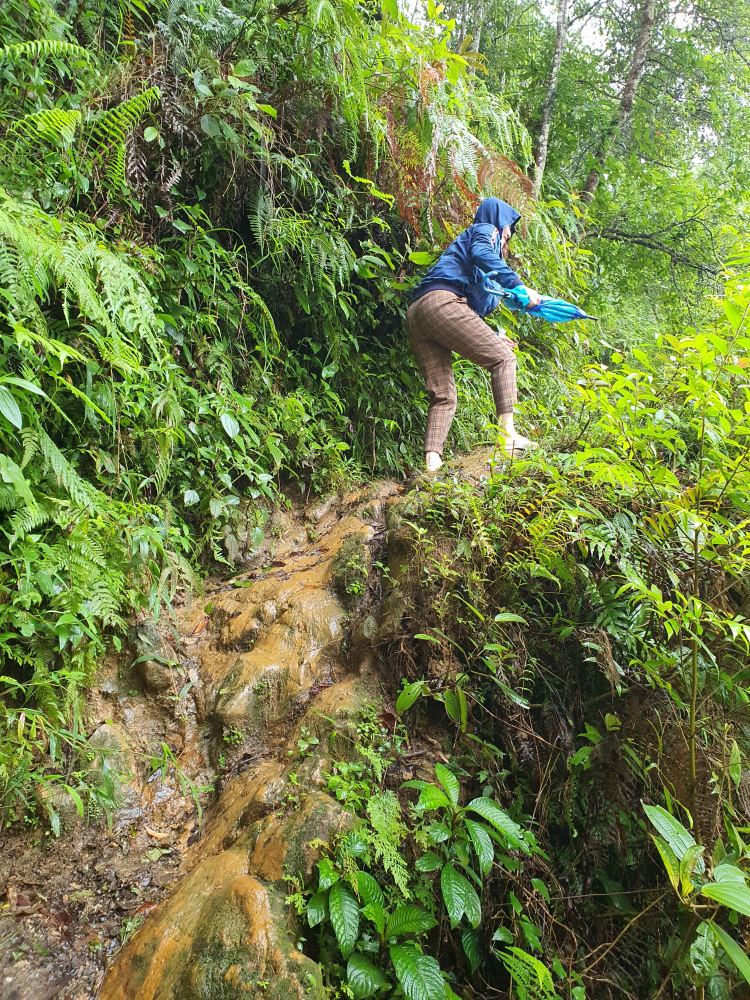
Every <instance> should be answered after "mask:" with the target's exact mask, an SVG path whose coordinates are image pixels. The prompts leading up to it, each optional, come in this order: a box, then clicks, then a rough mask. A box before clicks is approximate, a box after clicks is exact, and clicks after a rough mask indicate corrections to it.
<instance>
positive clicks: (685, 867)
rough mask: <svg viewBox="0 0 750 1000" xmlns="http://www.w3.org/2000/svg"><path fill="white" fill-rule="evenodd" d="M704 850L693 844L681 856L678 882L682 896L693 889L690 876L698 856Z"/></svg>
mask: <svg viewBox="0 0 750 1000" xmlns="http://www.w3.org/2000/svg"><path fill="white" fill-rule="evenodd" d="M704 851H705V847H700V846H699V845H698V844H695V845H694V846H693V847H688V849H687V850H686V851H685V853H684V854H683V856H682V861H680V883H681V886H682V895H683V896H689V895H690V893H691V892H692V891H693V889H694V886H693V883H692V881H691V879H690V876H691V875H692V874H693V872H694V871H695V866H696V864H697V863H698V858H700V856H701V855H702V854H703V852H704Z"/></svg>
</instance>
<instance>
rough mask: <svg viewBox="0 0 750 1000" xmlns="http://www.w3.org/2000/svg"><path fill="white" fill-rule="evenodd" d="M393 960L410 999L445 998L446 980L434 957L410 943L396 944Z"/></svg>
mask: <svg viewBox="0 0 750 1000" xmlns="http://www.w3.org/2000/svg"><path fill="white" fill-rule="evenodd" d="M390 952H391V961H392V962H393V967H394V969H395V970H396V975H397V976H398V981H399V983H400V984H401V989H402V990H403V991H404V993H405V994H406V996H407V997H408V998H409V1000H445V980H444V979H443V974H442V973H441V971H440V966H439V965H438V964H437V962H436V961H435V959H434V958H430V957H429V956H428V955H422V954H420V952H418V951H417V949H416V948H415V947H414V946H413V945H410V944H399V945H394V946H393V947H392V948H391V949H390Z"/></svg>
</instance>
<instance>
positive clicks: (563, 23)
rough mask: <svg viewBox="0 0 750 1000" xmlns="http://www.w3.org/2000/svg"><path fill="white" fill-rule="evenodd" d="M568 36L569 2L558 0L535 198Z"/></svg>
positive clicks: (544, 164)
mask: <svg viewBox="0 0 750 1000" xmlns="http://www.w3.org/2000/svg"><path fill="white" fill-rule="evenodd" d="M567 34H568V0H558V4H557V34H556V35H555V51H554V52H553V53H552V65H551V66H550V71H549V79H548V80H547V93H546V95H545V98H544V107H543V108H542V127H541V129H540V131H539V141H538V143H537V147H536V156H535V158H534V162H535V167H534V197H535V198H536V197H538V196H539V191H540V190H541V187H542V179H543V177H544V168H545V166H546V164H547V149H548V147H549V130H550V124H551V122H552V108H553V107H554V104H555V94H556V92H557V78H558V76H559V75H560V65H561V63H562V57H563V51H564V49H565V38H566V36H567Z"/></svg>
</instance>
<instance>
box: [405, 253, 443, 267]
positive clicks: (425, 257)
mask: <svg viewBox="0 0 750 1000" xmlns="http://www.w3.org/2000/svg"><path fill="white" fill-rule="evenodd" d="M437 256H438V255H437V254H435V253H429V252H428V251H426V250H417V251H415V252H414V253H410V254H409V260H410V261H411V262H412V264H416V265H417V266H418V267H424V266H425V265H427V264H432V262H433V261H434V260H437Z"/></svg>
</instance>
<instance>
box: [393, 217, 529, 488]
mask: <svg viewBox="0 0 750 1000" xmlns="http://www.w3.org/2000/svg"><path fill="white" fill-rule="evenodd" d="M520 218H521V215H520V213H519V212H517V211H516V210H515V209H514V208H511V206H510V205H508V204H507V203H506V202H504V201H500V200H499V199H498V198H487V199H485V201H483V202H482V204H481V205H480V206H479V208H478V209H477V213H476V215H475V216H474V222H473V224H472V225H471V226H469V228H468V229H465V230H464V232H462V233H461V235H460V236H458V237H457V238H456V239H455V240H454V241H453V242H452V243H451V245H450V246H449V247H448V249H447V250H446V251H445V252H444V253H443V254H442V256H441V257H440V258H439V260H437V261H436V262H435V263H434V264H433V265H432V267H431V268H430V270H429V271H428V272H427V274H426V275H425V276H424V278H423V279H422V281H421V282H420V284H419V285H418V286H417V287H416V289H415V290H414V294H413V296H412V301H411V305H410V306H409V309H408V310H407V313H406V335H407V336H408V338H409V342H410V343H411V347H412V351H413V352H414V358H415V360H416V362H417V365H418V367H419V370H420V372H421V373H422V378H423V379H424V381H425V386H426V387H427V395H428V396H429V400H430V407H429V410H428V413H427V432H426V435H425V444H424V450H425V464H426V466H427V471H428V472H437V470H438V469H439V468H440V466H441V465H442V464H443V459H442V455H443V448H444V446H445V441H446V439H447V437H448V431H449V430H450V426H451V423H452V422H453V416H454V414H455V412H456V403H457V398H456V382H455V378H454V376H453V359H452V354H453V352H454V351H455V352H456V353H457V354H461V355H462V356H463V357H465V358H468V359H469V361H473V362H474V363H475V364H478V365H481V366H482V368H486V369H487V370H488V371H489V373H490V377H491V380H492V395H493V397H494V400H495V408H496V410H497V417H498V423H499V425H500V430H501V434H502V436H503V438H504V440H503V446H504V448H505V449H506V450H507V451H508V452H510V453H511V454H512V453H513V452H519V451H523V450H524V449H525V448H528V447H530V446H532V442H531V441H529V440H528V438H525V437H523V435H521V434H519V433H518V432H517V431H516V429H515V427H514V426H513V405H514V403H515V401H516V397H517V391H516V357H515V354H514V353H513V352H514V350H515V347H516V345H515V343H514V342H513V341H512V340H511V339H510V338H509V337H506V336H505V334H504V333H501V334H499V335H498V334H497V333H495V331H494V330H493V329H492V328H491V327H490V326H488V325H487V323H485V322H484V317H485V316H486V315H487V314H488V313H491V312H492V311H493V310H494V309H497V307H498V305H499V304H500V296H499V295H497V294H496V293H493V292H489V291H486V290H485V288H484V286H483V281H484V276H485V274H486V273H487V272H489V271H495V272H497V273H496V275H495V276H494V278H493V280H494V281H496V282H498V284H500V285H502V287H503V288H518V286H519V285H523V282H522V281H521V279H520V278H519V277H518V275H517V274H516V273H515V271H513V270H511V268H510V267H509V266H508V265H507V264H506V263H505V260H504V257H505V254H506V252H507V248H508V242H509V241H510V238H511V236H512V235H513V233H514V231H515V228H516V226H517V225H518V220H519V219H520ZM524 287H525V290H526V292H527V295H528V298H529V304H530V306H535V305H538V304H539V302H540V301H541V296H540V295H539V293H538V292H536V291H534V289H533V288H528V287H527V286H524Z"/></svg>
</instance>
